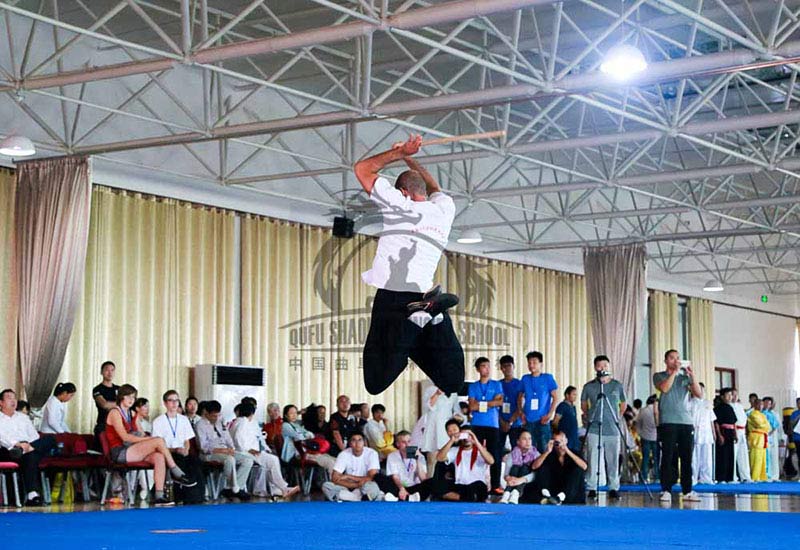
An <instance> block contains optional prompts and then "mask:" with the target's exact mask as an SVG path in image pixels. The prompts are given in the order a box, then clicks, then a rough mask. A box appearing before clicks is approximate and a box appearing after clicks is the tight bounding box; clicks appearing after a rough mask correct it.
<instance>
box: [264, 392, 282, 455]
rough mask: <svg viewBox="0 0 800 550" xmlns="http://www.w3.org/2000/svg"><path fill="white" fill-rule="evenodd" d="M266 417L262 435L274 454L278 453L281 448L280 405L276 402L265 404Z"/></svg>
mask: <svg viewBox="0 0 800 550" xmlns="http://www.w3.org/2000/svg"><path fill="white" fill-rule="evenodd" d="M267 418H268V419H269V420H268V421H267V422H266V423H265V424H264V435H265V436H266V439H267V445H269V448H270V449H272V452H273V453H274V454H279V453H280V452H281V449H283V417H282V416H281V406H280V405H278V404H277V403H274V402H273V403H270V404H269V405H267Z"/></svg>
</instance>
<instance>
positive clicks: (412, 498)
mask: <svg viewBox="0 0 800 550" xmlns="http://www.w3.org/2000/svg"><path fill="white" fill-rule="evenodd" d="M421 500H422V499H421V498H420V496H419V493H414V494H413V495H408V502H420V501H421Z"/></svg>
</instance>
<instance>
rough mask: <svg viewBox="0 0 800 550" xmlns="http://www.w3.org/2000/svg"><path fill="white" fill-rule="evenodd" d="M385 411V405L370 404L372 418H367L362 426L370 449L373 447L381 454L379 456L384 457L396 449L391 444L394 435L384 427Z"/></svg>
mask: <svg viewBox="0 0 800 550" xmlns="http://www.w3.org/2000/svg"><path fill="white" fill-rule="evenodd" d="M385 412H386V407H384V406H383V405H381V404H380V403H376V404H375V405H372V418H370V419H369V420H367V423H366V425H365V426H364V435H365V436H366V438H367V443H368V444H369V446H370V448H371V449H375V450H376V451H378V453H379V454H380V455H381V458H386V457H387V456H388V455H389V454H390V453H393V452H394V451H395V450H396V449H395V448H394V446H392V441H394V436H393V435H392V432H390V431H389V430H388V429H387V428H386V419H385V418H384V416H383V414H384V413H385Z"/></svg>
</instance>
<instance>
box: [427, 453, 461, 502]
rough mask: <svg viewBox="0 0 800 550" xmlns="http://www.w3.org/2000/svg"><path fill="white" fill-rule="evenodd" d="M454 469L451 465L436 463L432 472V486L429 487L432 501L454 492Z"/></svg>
mask: <svg viewBox="0 0 800 550" xmlns="http://www.w3.org/2000/svg"><path fill="white" fill-rule="evenodd" d="M455 478H456V469H455V466H454V465H453V464H445V463H444V462H436V466H434V470H433V477H432V478H431V479H433V484H432V486H431V496H432V497H433V500H440V499H441V498H442V496H443V495H445V494H446V493H449V492H451V491H454V490H455V489H454V487H455V484H456V482H455Z"/></svg>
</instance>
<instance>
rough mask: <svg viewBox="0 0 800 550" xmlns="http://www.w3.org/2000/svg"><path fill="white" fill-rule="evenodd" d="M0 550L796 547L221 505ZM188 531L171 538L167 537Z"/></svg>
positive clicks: (769, 526) (10, 534) (572, 526)
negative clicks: (54, 549) (78, 549)
mask: <svg viewBox="0 0 800 550" xmlns="http://www.w3.org/2000/svg"><path fill="white" fill-rule="evenodd" d="M0 526H1V527H0V532H2V533H3V535H2V539H3V543H4V544H3V545H4V547H6V548H19V547H23V546H24V547H25V548H44V547H47V546H51V547H57V548H58V549H59V550H62V549H67V548H81V549H90V548H104V549H109V550H112V549H126V550H127V549H130V548H132V547H142V548H147V549H153V548H165V547H170V548H180V549H183V550H185V549H195V548H196V549H212V550H220V549H226V548H244V547H247V548H284V549H288V550H297V549H305V548H309V549H317V548H319V549H336V550H343V549H350V548H353V549H355V548H369V549H372V548H380V549H406V548H408V549H414V550H427V549H436V550H447V549H458V550H465V549H468V548H476V549H484V550H486V549H504V548H569V549H571V550H575V549H583V548H586V549H592V550H602V549H616V550H643V549H649V548H659V549H663V548H682V549H686V548H709V549H710V548H714V549H716V550H719V549H720V548H721V547H730V544H731V543H732V542H733V541H735V544H736V547H737V548H756V547H766V548H770V549H782V548H787V549H789V548H792V549H794V550H796V549H797V548H798V547H800V518H798V516H797V515H796V514H774V513H751V512H729V511H685V510H661V509H643V508H594V507H585V506H576V507H573V506H558V507H557V506H501V505H497V504H494V505H491V504H450V503H339V504H336V503H327V502H302V503H283V504H244V505H242V504H228V505H224V506H196V507H191V506H186V507H179V508H173V509H147V510H123V511H115V512H108V511H106V512H86V513H73V514H37V513H21V514H4V515H2V516H0ZM175 530H187V532H177V533H170V532H169V531H175Z"/></svg>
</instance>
